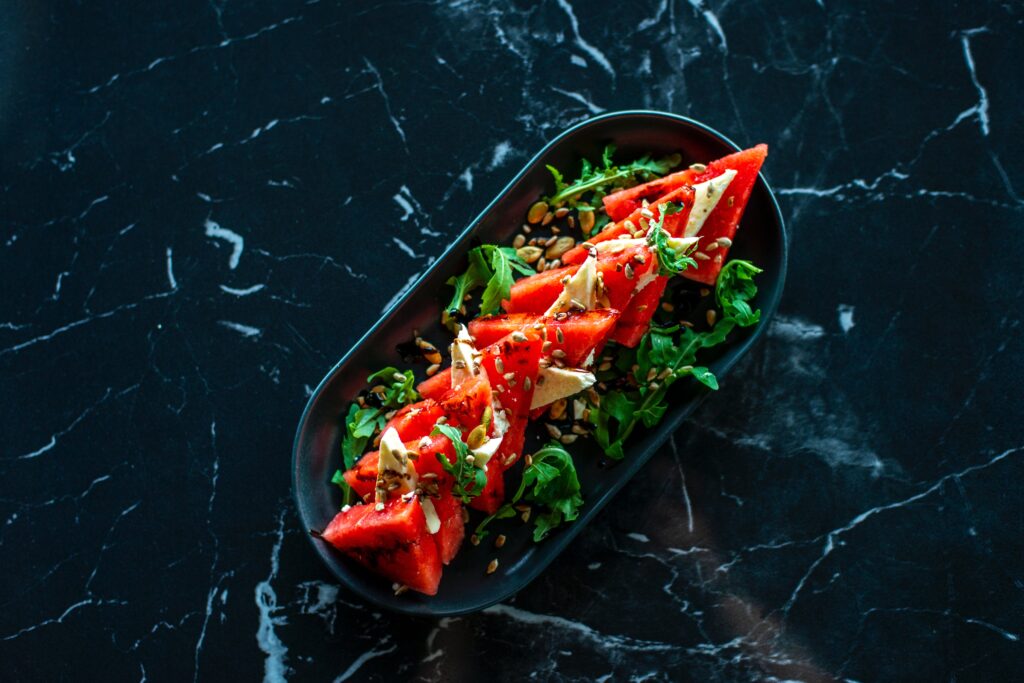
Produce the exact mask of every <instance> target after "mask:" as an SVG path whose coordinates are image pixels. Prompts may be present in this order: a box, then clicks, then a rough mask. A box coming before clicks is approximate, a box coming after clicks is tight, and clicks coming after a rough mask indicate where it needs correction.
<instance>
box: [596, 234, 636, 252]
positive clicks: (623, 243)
mask: <svg viewBox="0 0 1024 683" xmlns="http://www.w3.org/2000/svg"><path fill="white" fill-rule="evenodd" d="M645 244H647V239H646V238H644V237H629V238H626V239H623V238H621V237H617V238H615V239H610V240H605V241H604V242H598V243H597V244H595V245H594V248H595V249H597V253H598V254H618V253H621V252H623V251H625V250H626V249H628V248H629V247H642V246H644V245H645Z"/></svg>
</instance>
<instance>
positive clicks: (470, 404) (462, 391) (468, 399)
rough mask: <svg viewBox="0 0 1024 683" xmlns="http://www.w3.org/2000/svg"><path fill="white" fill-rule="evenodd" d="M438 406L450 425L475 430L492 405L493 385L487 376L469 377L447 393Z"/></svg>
mask: <svg viewBox="0 0 1024 683" xmlns="http://www.w3.org/2000/svg"><path fill="white" fill-rule="evenodd" d="M438 404H439V405H440V406H441V410H442V411H444V414H445V415H447V416H448V423H449V424H452V425H456V426H458V427H462V428H464V429H473V428H474V427H476V426H477V425H478V424H480V423H481V422H482V421H483V415H484V410H485V409H486V408H488V407H490V405H491V384H490V382H489V381H488V380H487V377H486V375H482V374H481V375H476V376H474V377H469V378H467V379H466V380H465V381H464V382H462V383H461V384H460V385H459V386H457V387H455V388H453V389H449V390H448V391H447V392H445V394H444V395H443V396H442V397H441V398H440V400H438Z"/></svg>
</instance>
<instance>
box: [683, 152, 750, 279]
mask: <svg viewBox="0 0 1024 683" xmlns="http://www.w3.org/2000/svg"><path fill="white" fill-rule="evenodd" d="M767 156H768V145H764V144H761V145H757V146H755V147H751V148H750V149H745V150H743V151H742V152H736V153H735V154H730V155H729V156H727V157H722V158H721V159H718V160H717V161H712V162H711V163H710V164H708V168H707V171H705V172H704V173H703V174H701V175H700V176H699V177H697V178H696V181H697V182H698V183H701V182H704V181H705V180H710V179H711V178H714V177H717V176H719V175H721V174H722V173H724V172H725V171H726V170H727V169H732V170H734V171H736V177H735V178H733V180H732V182H731V183H729V187H728V188H726V190H725V194H724V195H723V196H722V198H721V200H719V202H718V206H716V207H715V210H714V211H712V212H711V214H710V215H709V216H708V218H707V220H706V221H705V222H704V225H703V227H702V228H701V230H700V232H699V233H698V234H697V236H698V237H700V242H699V243H698V246H697V249H698V251H702V252H703V253H705V254H707V256H708V257H709V258H708V259H707V260H698V261H697V268H696V269H689V270H684V271H683V273H682V275H683V277H685V278H688V279H690V280H695V281H697V282H703V283H704V284H706V285H713V284H715V281H716V280H717V279H718V273H719V271H721V270H722V266H723V265H725V261H726V258H727V257H728V252H729V247H728V246H717V247H716V248H713V249H711V250H709V247H711V246H712V245H718V244H720V242H719V240H723V241H724V240H728V242H727V243H725V244H731V243H732V240H733V238H735V237H736V231H737V230H738V229H739V225H740V219H741V218H743V211H744V209H746V208H747V202H748V201H749V200H750V194H751V192H752V191H753V189H754V184H755V183H756V182H757V174H758V172H759V171H760V170H761V164H763V163H764V160H765V157H767Z"/></svg>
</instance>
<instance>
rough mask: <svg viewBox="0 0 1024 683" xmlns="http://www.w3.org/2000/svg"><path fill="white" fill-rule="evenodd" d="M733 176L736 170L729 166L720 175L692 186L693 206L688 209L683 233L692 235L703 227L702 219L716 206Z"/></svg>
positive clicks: (706, 217) (704, 219) (688, 235)
mask: <svg viewBox="0 0 1024 683" xmlns="http://www.w3.org/2000/svg"><path fill="white" fill-rule="evenodd" d="M735 177H736V171H734V170H732V169H731V168H730V169H727V170H726V171H725V173H723V174H722V175H720V176H716V177H714V178H712V179H711V180H705V181H704V182H703V183H697V184H696V185H694V186H693V208H692V209H690V215H689V216H688V217H687V219H686V228H685V229H684V230H683V234H684V235H686V236H687V237H693V236H694V235H696V234H697V233H698V232H700V229H701V228H702V227H704V221H706V220H707V219H708V216H710V215H711V212H712V211H714V209H715V207H716V206H718V201H719V200H720V199H721V198H722V195H723V194H725V189H726V188H727V187H729V183H731V182H732V179H733V178H735Z"/></svg>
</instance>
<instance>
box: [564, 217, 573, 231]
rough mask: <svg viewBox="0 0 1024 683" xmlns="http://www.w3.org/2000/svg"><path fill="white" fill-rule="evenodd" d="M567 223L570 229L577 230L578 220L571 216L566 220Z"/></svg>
mask: <svg viewBox="0 0 1024 683" xmlns="http://www.w3.org/2000/svg"><path fill="white" fill-rule="evenodd" d="M565 222H566V223H568V224H569V227H570V228H575V227H576V219H575V218H573V217H572V216H569V217H568V218H566V219H565Z"/></svg>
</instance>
